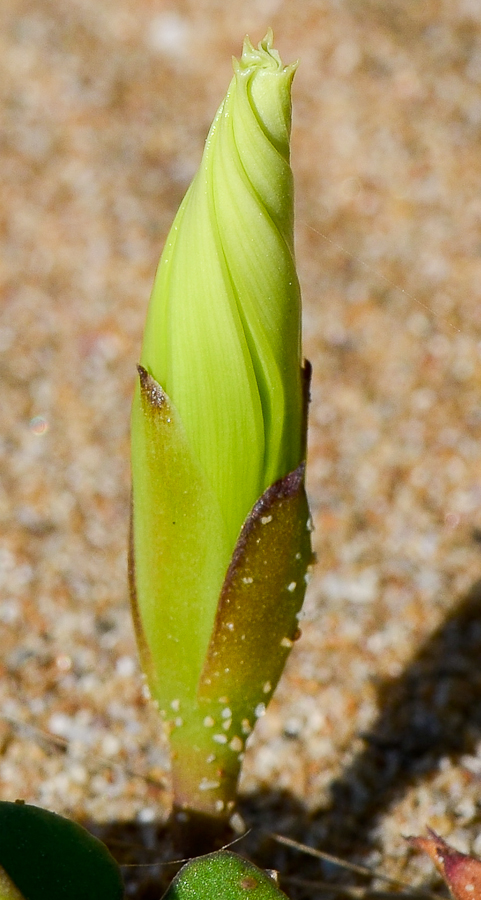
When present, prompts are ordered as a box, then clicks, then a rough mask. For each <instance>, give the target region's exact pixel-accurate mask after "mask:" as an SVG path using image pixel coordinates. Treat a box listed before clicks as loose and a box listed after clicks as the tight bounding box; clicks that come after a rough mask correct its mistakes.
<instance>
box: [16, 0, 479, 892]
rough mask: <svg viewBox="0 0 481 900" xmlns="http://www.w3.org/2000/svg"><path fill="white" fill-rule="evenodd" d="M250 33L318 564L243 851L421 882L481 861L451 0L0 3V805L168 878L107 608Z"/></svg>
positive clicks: (294, 868) (140, 704)
mask: <svg viewBox="0 0 481 900" xmlns="http://www.w3.org/2000/svg"><path fill="white" fill-rule="evenodd" d="M269 25H272V26H273V28H274V32H275V37H276V46H277V47H278V49H279V51H280V52H281V55H282V57H283V59H284V61H285V62H290V61H292V60H293V59H296V58H300V60H301V65H300V67H299V71H298V73H297V75H296V78H295V85H294V128H293V149H292V163H293V168H294V173H295V178H296V189H297V193H296V203H297V231H296V235H297V255H298V263H299V274H300V278H301V283H302V287H303V295H304V322H305V325H304V328H305V352H306V355H307V356H308V357H309V358H310V359H311V361H312V364H313V368H314V381H313V400H312V407H311V430H310V450H309V454H310V458H309V493H310V499H311V503H312V510H313V517H314V522H315V525H316V531H315V535H314V540H315V549H316V551H317V553H318V559H319V562H318V565H317V568H316V572H315V576H314V579H313V582H312V584H311V586H310V591H309V596H308V600H307V604H306V615H305V619H304V622H303V625H302V627H303V637H302V640H301V641H299V642H298V644H297V645H296V647H295V649H294V652H293V654H292V657H291V660H290V662H289V665H288V668H287V671H286V674H285V676H284V678H283V680H282V683H281V684H280V686H279V688H278V691H277V693H276V696H275V699H274V701H273V702H272V705H271V707H270V709H269V711H268V714H267V715H266V717H265V718H264V719H263V720H262V721H261V722H260V724H259V727H258V730H257V732H256V734H255V736H254V738H253V740H252V743H251V747H250V750H249V752H248V754H247V758H246V761H245V769H244V774H243V780H242V793H243V797H244V799H243V802H242V811H243V814H244V816H245V819H246V821H247V823H248V824H249V825H250V826H251V827H252V833H251V835H250V837H249V839H248V842H247V844H246V845H245V847H246V848H247V849H249V848H250V851H251V852H252V853H254V855H257V856H256V858H258V859H260V860H261V861H263V862H264V863H265V864H266V865H271V866H275V865H277V866H279V867H280V868H281V869H282V870H283V871H285V872H286V873H288V874H289V873H290V874H291V875H292V874H294V875H297V876H300V875H301V874H302V875H303V876H304V877H307V875H309V877H310V878H315V879H318V880H319V879H321V880H324V881H326V880H327V881H329V880H332V881H334V882H335V881H336V880H339V879H340V880H341V881H343V882H344V883H347V884H351V885H352V884H359V885H360V886H361V885H363V884H365V883H366V882H365V881H363V880H362V879H360V878H357V877H356V876H355V875H353V874H349V875H342V876H339V875H338V873H337V870H335V868H334V867H331V866H324V867H323V866H322V865H321V864H320V863H313V864H312V865H311V864H308V861H307V858H305V857H301V856H300V855H299V854H298V853H296V852H294V851H292V850H282V851H281V850H280V849H279V848H277V847H276V845H275V844H274V843H272V842H271V841H269V840H268V839H267V838H266V837H265V832H266V831H269V830H270V829H275V830H277V831H279V832H282V833H283V834H286V835H288V836H290V837H295V838H298V839H301V840H304V841H306V842H307V843H310V844H311V845H312V846H316V847H320V848H323V849H325V850H327V851H330V852H334V853H338V854H340V855H342V856H344V857H346V858H348V859H350V860H357V861H360V860H361V861H364V862H366V863H368V864H370V865H372V866H373V867H374V868H376V869H377V870H378V871H380V872H384V873H387V874H391V875H392V876H395V877H400V878H403V879H405V880H407V881H408V882H410V883H411V884H412V885H416V884H423V883H424V884H435V883H436V879H435V876H434V875H433V874H432V868H431V866H430V864H428V863H427V862H426V863H425V862H424V861H423V860H422V859H420V858H419V856H414V855H413V854H412V851H411V850H410V849H409V847H408V846H407V844H406V842H405V841H404V838H403V835H406V834H413V833H419V832H423V831H424V830H425V827H426V825H428V824H429V825H431V826H432V827H434V828H435V829H437V830H438V831H439V832H440V833H441V834H442V835H443V836H445V837H447V838H449V839H451V840H452V841H453V843H455V844H456V846H458V847H459V848H460V849H464V850H468V849H470V850H474V851H476V850H477V852H478V853H481V829H480V802H481V782H480V775H481V705H480V701H481V673H480V666H479V660H480V658H481V618H480V613H481V582H480V578H481V548H480V541H481V509H480V507H481V468H480V463H481V442H480V437H481V334H480V332H481V304H480V299H481V191H480V187H481V153H480V137H481V12H480V9H479V4H478V3H477V0H459V2H456V3H450V2H447V0H445V2H441V0H438V2H435V0H425V2H422V3H420V2H419V0H389V2H388V3H386V0H362V2H361V0H330V2H329V0H298V2H288V0H285V2H282V0H264V2H262V0H244V2H243V3H242V4H237V3H232V2H231V3H229V2H226V0H223V2H218V0H178V2H176V0H170V2H168V3H167V2H163V0H136V2H133V0H115V2H114V0H103V2H102V3H98V2H94V0H62V2H60V0H57V2H54V0H2V3H1V6H0V105H1V124H0V182H1V204H0V234H1V244H2V254H1V259H0V289H1V300H0V373H1V374H0V377H1V391H0V426H1V427H0V471H1V481H0V646H1V648H2V649H1V660H0V662H1V677H0V698H1V700H0V703H1V706H0V713H1V716H2V719H1V721H0V750H1V756H0V796H1V797H2V798H3V799H15V798H17V797H22V798H24V799H25V800H27V801H32V802H35V803H39V804H42V805H45V806H47V807H49V808H51V809H54V810H57V811H59V812H64V813H66V814H69V815H73V816H76V817H78V818H80V819H82V820H84V821H88V822H90V823H91V824H92V827H95V828H97V830H99V829H100V831H101V832H102V833H103V834H104V835H107V836H108V837H109V838H110V839H112V840H113V838H115V839H116V840H117V841H123V842H124V843H123V850H122V852H128V853H130V855H131V857H132V858H133V859H140V858H141V855H142V853H143V854H144V856H143V857H142V858H145V854H146V853H147V852H148V854H150V856H148V858H149V860H159V859H161V858H162V857H163V856H165V855H166V854H167V853H168V849H166V846H165V845H164V844H162V840H161V837H162V834H161V825H158V824H157V823H162V822H163V821H164V820H165V817H166V815H167V812H168V808H169V802H170V796H169V787H168V753H167V748H166V745H165V743H164V742H163V740H162V737H161V735H160V729H159V723H158V721H157V718H156V714H155V712H154V711H153V710H152V709H150V707H149V705H148V704H147V702H146V700H145V698H144V696H143V689H142V680H141V676H140V672H139V669H138V665H137V659H136V651H135V646H134V639H133V634H132V628H131V623H130V613H129V608H128V600H127V590H126V549H125V547H126V539H127V518H128V503H129V461H128V453H129V449H128V428H129V406H130V398H131V393H132V386H133V381H134V375H135V363H136V361H137V359H138V355H139V348H140V341H141V333H142V327H143V321H144V317H145V311H146V304H147V300H148V296H149V292H150V287H151V283H152V278H153V274H154V271H155V267H156V263H157V260H158V256H159V254H160V250H161V247H162V243H163V240H164V239H165V236H166V233H167V230H168V228H169V225H170V223H171V221H172V218H173V215H174V213H175V210H176V208H177V206H178V204H179V202H180V200H181V198H182V196H183V194H184V192H185V190H186V188H187V186H188V184H189V181H190V179H191V177H192V175H193V174H194V172H195V169H196V166H197V164H198V162H199V158H200V155H201V152H202V146H203V141H204V139H205V136H206V133H207V130H208V127H209V124H210V121H211V119H212V117H213V115H214V113H215V110H216V108H217V105H218V103H219V102H220V100H221V98H222V95H223V93H224V92H225V89H226V86H227V84H228V81H229V79H230V77H231V61H230V60H231V55H232V54H236V55H239V54H240V51H241V44H242V39H243V36H244V34H245V33H246V32H248V33H249V34H250V36H251V38H252V39H253V41H255V42H257V41H258V40H260V39H261V38H262V37H263V35H264V33H265V32H266V30H267V27H268V26H269ZM249 842H250V843H249ZM115 846H116V847H117V850H116V852H118V853H119V854H120V853H121V848H120V844H119V843H117V844H116V845H115ZM142 847H143V848H144V849H143V850H142V849H141V848H142ZM136 848H140V849H138V851H137V849H136ZM145 848H147V849H145ZM246 852H247V851H246ZM136 854H137V856H136ZM155 877H156V870H155V868H153V869H152V870H150V869H146V870H139V869H133V870H130V873H129V890H130V891H132V892H135V891H136V892H137V894H136V895H137V896H142V897H150V896H152V897H155V896H158V894H159V892H158V889H157V888H156V887H155V884H154V882H153V879H154V878H155ZM149 879H151V881H152V883H151V884H150V887H149V886H148V882H149ZM139 880H141V881H142V882H143V885H144V886H143V887H142V889H140V888H139V887H138V881H139ZM289 890H290V891H291V893H292V895H293V896H297V897H313V896H316V894H314V892H313V890H308V889H306V888H294V887H292V886H291V887H290V888H289ZM149 891H150V893H149ZM295 891H297V894H295ZM129 895H130V894H129ZM132 895H134V893H133V894H132ZM328 896H329V895H328ZM332 896H334V894H332Z"/></svg>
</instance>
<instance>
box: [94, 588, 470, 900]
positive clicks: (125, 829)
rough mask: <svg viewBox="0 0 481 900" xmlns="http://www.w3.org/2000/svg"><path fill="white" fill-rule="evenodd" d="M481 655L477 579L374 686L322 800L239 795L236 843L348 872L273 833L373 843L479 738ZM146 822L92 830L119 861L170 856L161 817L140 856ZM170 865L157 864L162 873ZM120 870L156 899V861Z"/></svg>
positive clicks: (306, 865)
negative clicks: (370, 708)
mask: <svg viewBox="0 0 481 900" xmlns="http://www.w3.org/2000/svg"><path fill="white" fill-rule="evenodd" d="M480 662H481V581H480V582H477V583H476V584H474V585H473V587H472V588H471V590H470V591H469V592H468V593H467V594H466V595H465V596H464V597H463V598H461V600H460V601H459V602H458V603H457V604H456V606H455V608H454V609H453V610H452V611H451V612H450V614H449V616H448V617H447V619H446V621H445V622H444V623H443V624H442V626H440V627H439V628H438V629H437V630H436V631H435V632H434V633H433V634H432V635H431V636H430V637H429V638H428V639H427V640H426V641H425V643H424V644H423V645H422V647H421V648H420V649H419V651H418V652H417V654H416V655H415V656H414V657H413V659H412V661H411V662H410V664H409V665H408V666H407V668H406V669H405V671H404V672H403V673H402V675H401V676H400V677H398V678H396V679H392V680H389V681H385V682H383V683H381V684H380V685H379V686H378V694H379V710H380V713H379V716H378V718H377V720H376V722H375V723H374V725H373V727H372V729H371V731H370V732H369V734H364V735H362V737H363V739H364V748H363V750H362V751H361V752H360V753H359V754H358V755H357V757H356V758H355V759H354V761H353V763H352V765H351V766H350V767H349V768H348V769H346V770H345V771H344V772H343V774H342V776H341V777H340V778H338V779H337V780H336V781H335V782H334V783H333V784H332V786H331V790H330V798H331V799H330V803H329V805H328V807H327V808H326V807H324V808H323V809H322V810H318V811H317V812H316V811H314V812H311V813H309V814H308V813H307V812H306V810H305V809H304V807H303V806H302V804H301V803H299V801H298V800H297V799H295V798H294V797H292V796H291V795H289V794H287V793H281V792H276V791H266V792H264V793H257V794H252V795H250V796H248V797H243V798H241V802H240V812H241V814H242V815H243V817H244V819H245V821H246V823H247V825H248V827H249V828H250V829H251V831H250V833H249V834H248V836H247V837H246V838H244V839H243V840H242V841H241V842H240V843H239V846H238V849H239V852H241V853H243V854H245V855H246V856H249V857H250V858H251V859H253V860H254V861H255V862H257V863H258V864H259V865H261V866H265V867H267V868H276V869H278V870H279V871H280V872H282V873H283V874H286V875H290V876H296V875H297V876H299V877H300V876H301V874H302V877H304V878H322V880H324V881H325V880H326V879H330V878H333V879H334V882H338V881H339V879H340V880H341V881H345V876H344V875H343V874H342V873H340V874H339V873H338V872H337V871H335V870H332V869H330V868H329V867H327V869H326V867H322V863H319V862H317V861H315V860H312V859H310V858H309V857H307V856H305V855H301V854H300V853H299V852H297V851H295V850H292V849H289V848H285V847H282V846H279V845H278V844H277V843H275V842H274V841H273V840H272V838H271V837H270V836H269V835H270V833H271V832H275V833H278V834H282V835H284V836H286V837H289V838H293V839H295V840H298V841H301V842H303V843H305V844H308V845H310V846H312V847H318V848H320V849H322V850H324V851H326V852H328V853H331V854H334V855H336V856H339V857H342V858H345V859H353V858H355V859H356V860H359V859H360V858H362V856H363V855H364V854H366V853H367V852H369V851H370V850H373V849H375V848H376V838H375V835H374V833H373V832H374V829H375V827H376V825H377V824H378V823H379V821H380V819H381V818H382V816H383V814H384V813H385V812H386V811H387V810H388V808H389V807H390V805H391V804H392V803H393V802H395V801H396V800H398V799H399V798H401V797H402V796H403V794H404V792H405V791H406V789H407V788H408V787H409V786H410V785H412V784H415V783H416V782H418V781H420V780H421V779H424V778H426V777H427V776H428V775H429V773H431V772H433V771H435V770H436V768H437V767H438V765H439V761H440V760H441V759H442V758H443V757H446V756H449V757H450V758H451V759H453V760H456V759H458V758H459V757H460V756H462V755H463V754H469V753H472V752H474V750H475V748H476V745H477V744H478V742H479V740H480V738H481V666H480ZM320 702H322V697H321V698H320ZM293 752H295V747H293ZM428 824H429V823H428V822H427V823H426V825H428ZM145 828H146V827H145V826H141V825H137V824H134V823H132V824H128V825H126V824H125V823H122V824H116V823H110V824H109V825H106V826H104V827H103V828H102V829H101V831H100V830H99V827H98V826H96V828H95V832H96V833H97V834H98V836H100V837H102V839H103V840H105V841H106V842H107V843H108V844H110V846H111V848H112V852H113V853H114V855H115V856H116V857H117V858H118V859H119V861H120V862H122V863H125V862H130V863H137V864H138V863H139V862H141V861H143V862H144V863H145V862H148V861H151V860H152V859H153V858H155V859H157V860H158V859H159V850H160V853H161V854H162V858H163V859H164V860H166V859H168V858H169V854H173V850H172V846H171V841H170V838H169V835H168V833H167V831H166V829H165V827H164V829H161V828H156V829H155V834H154V831H152V829H153V828H154V826H149V828H150V829H151V832H150V841H151V843H152V851H154V855H153V854H152V852H150V853H149V855H148V857H147V858H146V857H145V853H146V851H145V846H146V842H145V833H146V832H145ZM121 845H123V846H125V847H128V848H129V850H128V859H125V857H124V855H123V853H122V852H120V846H121ZM136 847H142V848H144V849H143V850H142V854H143V855H142V854H141V855H142V860H141V859H140V858H139V857H138V856H137V858H136V859H135V858H134V856H135V848H136ZM170 858H171V859H172V856H170ZM169 869H170V867H167V868H166V869H164V868H163V869H162V871H163V872H165V875H166V878H167V881H168V880H169V877H168V873H169ZM125 872H126V880H127V883H128V884H129V883H131V878H130V877H129V872H131V874H132V879H134V881H135V884H136V885H137V889H136V892H135V893H134V894H133V895H134V896H136V897H137V898H139V900H154V898H155V900H158V898H159V896H160V892H159V873H158V871H156V872H155V873H154V872H152V871H150V872H149V870H148V869H146V870H145V877H144V878H143V879H142V878H140V879H139V870H138V869H136V868H133V869H132V870H129V869H126V870H125ZM172 875H173V870H171V869H170V877H172ZM134 881H132V888H133V884H134ZM141 882H142V884H143V886H141V884H140V883H141ZM349 882H350V883H351V884H353V883H355V876H352V875H351V874H349ZM359 883H362V882H359ZM333 886H334V885H333ZM295 891H297V893H295ZM289 893H290V895H291V896H292V897H293V898H294V897H297V898H307V897H312V893H309V892H306V890H303V889H299V888H295V889H291V888H290V887H289Z"/></svg>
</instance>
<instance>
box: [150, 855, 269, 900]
mask: <svg viewBox="0 0 481 900" xmlns="http://www.w3.org/2000/svg"><path fill="white" fill-rule="evenodd" d="M282 898H284V900H285V898H286V894H284V893H283V891H280V890H279V888H278V887H277V886H276V884H275V882H274V881H273V879H272V878H270V877H269V875H267V874H266V873H265V872H263V871H262V870H261V869H258V868H257V866H254V865H253V863H251V862H248V861H247V860H246V859H243V858H242V857H241V856H238V855H237V854H236V853H230V852H229V851H227V850H222V851H220V852H219V853H210V854H209V855H208V856H199V857H198V858H197V859H193V860H191V862H188V863H187V865H185V866H183V867H182V869H181V870H180V872H179V873H178V875H177V876H176V877H175V878H174V880H173V882H172V884H171V885H170V887H169V889H168V891H167V893H166V894H164V897H163V898H162V900H282Z"/></svg>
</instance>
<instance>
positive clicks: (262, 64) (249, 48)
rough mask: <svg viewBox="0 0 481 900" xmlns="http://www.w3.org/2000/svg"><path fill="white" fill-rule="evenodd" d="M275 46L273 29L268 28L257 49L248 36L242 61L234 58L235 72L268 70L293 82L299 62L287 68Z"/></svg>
mask: <svg viewBox="0 0 481 900" xmlns="http://www.w3.org/2000/svg"><path fill="white" fill-rule="evenodd" d="M273 44H274V34H273V31H272V28H268V30H267V34H266V35H265V37H264V38H263V39H262V40H261V41H259V43H258V45H257V47H254V45H253V43H252V41H251V39H250V37H249V35H247V34H246V36H245V38H244V44H243V47H242V56H241V58H240V60H238V59H237V58H236V57H233V66H234V72H235V73H236V74H238V73H239V72H241V71H247V70H249V71H250V70H252V69H268V70H270V71H271V72H272V73H274V72H279V73H283V74H286V75H288V76H290V78H289V80H290V81H292V79H293V77H294V74H295V72H296V70H297V67H298V65H299V60H296V62H293V63H290V64H289V65H287V66H285V65H284V64H283V62H282V59H281V57H280V55H279V51H278V50H276V49H275V47H274V46H273Z"/></svg>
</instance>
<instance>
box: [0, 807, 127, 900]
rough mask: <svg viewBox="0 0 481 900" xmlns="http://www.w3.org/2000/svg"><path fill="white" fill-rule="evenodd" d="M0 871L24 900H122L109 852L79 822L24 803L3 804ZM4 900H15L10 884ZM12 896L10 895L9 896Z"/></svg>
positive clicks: (118, 879)
mask: <svg viewBox="0 0 481 900" xmlns="http://www.w3.org/2000/svg"><path fill="white" fill-rule="evenodd" d="M0 867H1V868H2V869H3V870H4V871H5V873H6V874H7V877H8V879H9V880H10V882H11V883H13V885H14V886H15V888H16V889H17V891H18V894H17V896H18V895H19V896H20V897H22V896H23V897H24V898H25V900H66V898H68V900H86V898H88V900H121V898H122V897H123V896H124V889H123V884H122V877H121V875H120V870H119V867H118V865H117V863H116V862H115V860H114V858H113V856H111V854H110V853H109V851H108V850H107V847H106V846H105V845H104V844H103V843H102V842H101V841H99V840H97V838H95V837H93V835H91V834H90V833H89V832H88V831H86V830H85V828H82V827H81V826H80V825H78V824H77V823H76V822H71V821H70V820H69V819H65V818H63V816H59V815H57V814H56V813H52V812H48V811H47V810H46V809H41V808H40V807H38V806H30V805H28V804H26V803H18V802H17V803H9V802H7V801H2V802H0ZM2 887H3V885H2V882H1V880H0V897H1V898H2V900H3V898H5V900H14V898H15V896H16V895H15V893H14V892H13V890H12V889H11V888H10V887H9V885H8V881H7V882H6V887H5V890H4V891H3V894H2ZM9 891H10V892H9Z"/></svg>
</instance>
